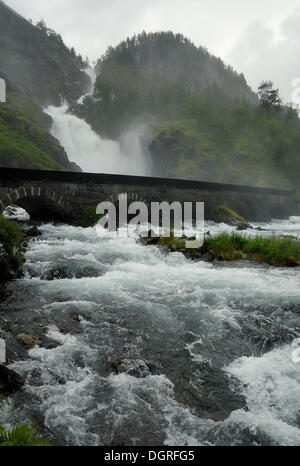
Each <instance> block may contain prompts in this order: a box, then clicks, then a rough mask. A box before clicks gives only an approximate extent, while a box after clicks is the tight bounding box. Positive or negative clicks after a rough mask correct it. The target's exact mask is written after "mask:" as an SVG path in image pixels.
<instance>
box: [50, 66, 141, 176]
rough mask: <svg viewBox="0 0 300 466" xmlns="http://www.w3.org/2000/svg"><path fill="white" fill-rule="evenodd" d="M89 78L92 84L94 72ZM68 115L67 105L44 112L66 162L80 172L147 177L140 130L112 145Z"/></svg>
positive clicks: (82, 122) (124, 136)
mask: <svg viewBox="0 0 300 466" xmlns="http://www.w3.org/2000/svg"><path fill="white" fill-rule="evenodd" d="M88 74H89V76H90V77H91V81H92V83H93V82H94V80H95V74H94V71H93V70H92V69H88ZM91 92H92V89H91ZM83 97H84V96H83ZM83 97H81V98H80V99H79V101H78V102H79V103H80V102H81V101H82V99H83ZM67 111H68V106H67V104H66V103H64V104H63V105H62V106H61V107H54V106H50V107H48V108H46V109H45V113H47V114H48V115H50V116H51V118H52V119H53V125H52V129H51V133H52V135H53V136H55V137H56V138H57V139H58V140H59V142H60V143H61V145H62V146H63V147H64V149H65V151H66V153H67V154H68V157H69V160H70V161H72V162H75V163H77V164H78V165H79V166H80V167H81V168H82V170H83V171H85V172H93V173H114V174H123V175H125V174H127V175H141V176H143V175H147V174H149V158H148V160H147V154H146V151H145V150H144V148H143V147H142V143H141V137H142V136H143V129H142V128H134V129H132V130H130V131H128V132H126V133H124V134H123V135H122V136H121V139H120V142H117V141H111V140H108V139H103V138H101V137H100V136H99V135H98V134H97V133H95V131H93V129H92V128H91V126H90V125H89V124H88V123H86V122H85V121H84V120H82V119H80V118H78V117H77V116H75V115H72V114H69V113H67Z"/></svg>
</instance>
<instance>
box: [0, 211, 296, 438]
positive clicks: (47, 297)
mask: <svg viewBox="0 0 300 466" xmlns="http://www.w3.org/2000/svg"><path fill="white" fill-rule="evenodd" d="M256 226H258V225H256ZM262 226H263V227H265V228H267V229H269V232H266V233H261V234H272V233H273V232H277V233H285V234H297V235H299V234H300V217H292V218H290V219H289V220H284V221H283V220H277V221H275V220H274V221H273V222H271V223H270V224H266V225H262ZM206 227H207V229H209V230H210V231H211V232H212V233H215V232H216V231H217V230H219V229H220V228H221V229H227V230H228V229H229V230H230V228H231V227H226V226H225V225H221V226H218V225H216V224H213V223H209V224H207V225H206ZM40 229H41V231H42V232H43V236H41V237H40V238H38V239H35V240H32V241H31V243H30V246H29V249H28V252H27V255H26V264H25V276H24V277H23V278H22V279H19V280H15V281H13V282H11V283H9V284H8V285H7V286H6V287H5V293H4V297H3V298H2V302H1V306H0V317H1V318H2V319H3V318H4V319H5V320H6V321H7V322H6V324H4V323H3V321H2V320H1V327H3V329H4V331H6V333H7V335H10V338H12V336H13V335H16V334H18V333H21V332H22V331H24V332H25V333H26V332H28V333H32V334H35V335H37V336H40V337H41V340H42V343H41V345H40V346H37V347H35V348H33V349H31V350H29V351H28V354H27V356H26V357H24V356H23V357H21V358H17V357H16V358H15V360H14V362H12V363H11V365H10V367H11V368H13V369H14V370H16V371H17V372H19V373H20V374H22V375H24V376H25V379H26V383H25V385H24V388H23V389H22V391H21V392H19V393H17V394H15V395H13V396H11V397H10V398H9V399H6V400H1V401H0V423H3V424H5V425H7V426H9V425H12V424H14V423H21V422H26V423H29V424H31V425H35V426H37V427H38V429H39V430H40V431H41V432H43V433H44V434H45V435H46V436H47V437H48V438H49V439H50V440H51V441H52V442H53V443H54V444H55V445H177V446H179V445H180V446H181V445H193V446H194V445H299V444H300V370H299V369H300V363H299V362H298V363H297V362H294V361H293V352H294V351H295V348H296V346H295V345H296V344H297V343H298V340H297V338H298V337H299V336H300V331H299V327H300V287H299V284H300V270H299V268H284V267H282V268H280V267H271V266H266V265H259V264H254V263H250V262H235V263H221V262H219V263H213V264H211V263H206V262H201V261H198V262H196V261H190V260H188V259H186V258H185V257H184V256H183V255H182V254H181V253H171V254H167V253H166V252H164V251H162V250H161V249H159V248H158V247H157V246H142V245H139V244H137V242H136V238H134V237H130V238H126V237H121V238H116V237H115V236H114V235H113V234H112V233H109V232H108V231H105V230H103V233H102V234H101V235H100V236H98V235H97V233H96V230H95V229H94V228H88V229H83V228H76V227H72V226H69V225H63V224H61V225H56V224H50V223H49V224H43V225H40ZM249 233H250V232H249ZM256 233H257V232H256ZM53 278H56V279H53ZM71 314H72V315H73V314H78V315H79V318H78V319H75V320H73V319H72V318H70V315H71ZM73 317H74V316H73ZM13 359H14V358H13Z"/></svg>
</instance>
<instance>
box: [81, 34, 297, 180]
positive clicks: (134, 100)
mask: <svg viewBox="0 0 300 466" xmlns="http://www.w3.org/2000/svg"><path fill="white" fill-rule="evenodd" d="M97 73H98V76H97V80H96V83H95V87H94V94H93V95H92V96H88V97H86V98H85V100H84V101H83V103H82V104H81V105H75V106H73V108H72V111H73V112H75V113H76V114H77V115H78V116H80V117H81V118H84V119H85V120H86V121H87V122H88V123H90V124H91V126H92V127H93V129H94V130H95V131H96V132H98V133H99V134H101V135H102V136H104V137H107V138H113V139H118V138H119V137H120V136H121V135H122V133H124V132H126V131H127V130H128V129H129V128H132V127H135V126H138V125H140V124H141V122H142V123H144V124H145V125H146V126H147V128H148V129H147V137H146V140H145V145H147V148H149V149H150V154H151V156H152V159H153V174H155V175H159V176H171V177H179V178H192V179H204V180H211V181H220V182H231V183H240V184H254V185H262V186H278V187H291V186H297V181H298V178H299V175H300V120H299V118H298V114H297V111H296V110H295V109H294V108H293V107H292V106H291V105H286V104H284V103H282V102H281V100H280V96H279V91H278V90H277V89H274V88H273V85H272V83H271V82H270V81H264V82H263V83H262V86H261V88H260V89H259V90H257V92H254V91H252V90H251V89H250V87H249V86H248V84H247V82H246V80H245V78H244V76H243V75H241V74H238V73H237V72H235V71H234V70H233V69H232V68H231V67H229V66H226V65H225V64H224V63H223V62H222V61H221V60H220V59H218V58H216V57H214V56H212V55H210V54H209V53H208V52H207V51H206V50H205V49H204V48H202V47H199V48H198V47H196V46H195V45H194V44H192V42H191V41H190V40H188V39H187V38H184V37H183V36H182V35H180V34H173V33H172V32H161V33H150V34H146V33H142V34H140V35H138V36H134V37H133V38H131V39H127V40H126V41H123V42H122V43H120V44H119V45H118V46H116V47H114V48H113V47H109V48H108V50H107V52H106V53H105V55H104V56H103V57H102V58H101V59H99V60H98V62H97Z"/></svg>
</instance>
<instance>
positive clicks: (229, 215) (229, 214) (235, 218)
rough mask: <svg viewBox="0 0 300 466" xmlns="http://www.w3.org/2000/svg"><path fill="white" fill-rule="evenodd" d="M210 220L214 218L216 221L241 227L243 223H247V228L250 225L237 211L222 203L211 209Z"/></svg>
mask: <svg viewBox="0 0 300 466" xmlns="http://www.w3.org/2000/svg"><path fill="white" fill-rule="evenodd" d="M212 220H214V221H215V222H217V223H227V225H232V226H236V227H239V226H240V227H241V228H243V226H245V225H247V228H249V227H250V225H249V224H248V222H247V221H246V220H245V219H244V217H242V216H241V215H239V214H238V213H237V212H235V211H234V210H232V209H230V208H229V207H227V206H224V205H219V206H217V207H215V209H214V211H213V218H212Z"/></svg>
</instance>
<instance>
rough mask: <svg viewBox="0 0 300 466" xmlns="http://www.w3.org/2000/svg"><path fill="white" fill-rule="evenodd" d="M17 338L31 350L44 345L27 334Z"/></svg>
mask: <svg viewBox="0 0 300 466" xmlns="http://www.w3.org/2000/svg"><path fill="white" fill-rule="evenodd" d="M17 338H18V340H19V341H20V342H21V343H23V345H24V346H25V347H26V348H29V349H32V348H35V346H39V345H40V344H41V343H42V342H41V340H40V339H39V338H37V337H34V336H32V335H27V334H26V333H20V334H19V335H18V336H17Z"/></svg>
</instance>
